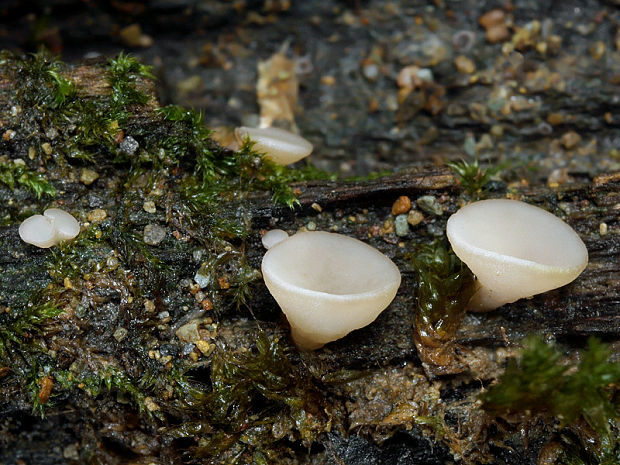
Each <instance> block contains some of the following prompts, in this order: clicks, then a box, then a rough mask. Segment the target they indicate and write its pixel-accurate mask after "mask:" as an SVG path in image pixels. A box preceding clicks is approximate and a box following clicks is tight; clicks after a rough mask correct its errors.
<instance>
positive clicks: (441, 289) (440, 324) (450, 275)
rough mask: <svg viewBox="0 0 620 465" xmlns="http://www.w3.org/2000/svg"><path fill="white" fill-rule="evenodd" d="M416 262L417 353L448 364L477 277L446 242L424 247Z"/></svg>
mask: <svg viewBox="0 0 620 465" xmlns="http://www.w3.org/2000/svg"><path fill="white" fill-rule="evenodd" d="M413 264H414V268H415V270H416V284H417V301H416V310H415V325H416V326H415V333H414V334H415V340H416V346H417V348H418V353H419V355H420V358H421V359H422V360H423V361H426V362H430V363H433V364H435V365H447V364H449V363H450V361H451V359H452V352H451V350H452V349H451V348H452V346H451V342H452V341H453V338H454V335H455V334H456V331H457V329H458V327H459V325H460V324H461V320H462V319H463V316H464V315H465V307H466V306H467V303H468V302H469V299H470V298H471V296H472V295H473V293H474V283H475V282H474V276H473V274H472V272H471V271H470V270H469V269H468V268H467V267H466V266H465V265H464V264H463V263H462V262H461V261H460V260H459V259H458V257H457V256H456V255H455V254H454V252H453V251H452V249H449V248H448V247H447V246H446V245H445V244H444V243H443V241H435V242H433V243H431V244H427V245H423V246H421V247H420V249H419V250H418V251H417V252H416V255H415V259H414V260H413Z"/></svg>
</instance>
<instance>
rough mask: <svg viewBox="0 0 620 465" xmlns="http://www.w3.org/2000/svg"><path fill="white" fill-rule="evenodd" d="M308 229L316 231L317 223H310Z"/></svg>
mask: <svg viewBox="0 0 620 465" xmlns="http://www.w3.org/2000/svg"><path fill="white" fill-rule="evenodd" d="M306 228H308V231H316V223H315V222H314V221H309V222H308V224H307V225H306Z"/></svg>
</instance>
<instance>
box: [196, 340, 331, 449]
mask: <svg viewBox="0 0 620 465" xmlns="http://www.w3.org/2000/svg"><path fill="white" fill-rule="evenodd" d="M211 385H212V392H211V393H210V394H209V395H208V397H207V399H206V403H205V408H206V409H207V411H208V412H209V414H208V418H209V423H211V425H213V426H215V427H216V428H217V430H219V433H218V434H214V435H211V436H210V437H205V438H204V439H203V441H201V443H202V444H201V445H200V446H199V447H198V448H197V449H196V450H195V455H196V456H199V457H200V456H207V457H214V456H217V455H218V454H221V453H223V452H224V451H226V450H227V449H229V448H230V447H232V446H233V444H234V445H235V447H236V448H239V447H241V450H237V451H236V454H239V456H242V455H248V454H249V456H250V457H251V454H252V452H253V450H254V446H258V445H260V447H261V448H264V447H265V446H266V445H267V444H269V443H274V442H276V441H278V440H279V439H281V438H283V437H284V436H288V437H290V438H293V437H296V438H297V439H299V440H302V441H303V442H304V443H305V444H307V445H309V444H310V443H311V442H312V441H313V440H314V439H315V438H316V436H317V435H318V434H319V433H321V432H323V431H328V430H329V427H330V422H329V419H328V418H327V417H326V414H325V412H324V410H323V408H322V407H321V405H322V402H321V396H320V394H319V393H318V392H317V391H316V390H315V389H314V388H313V387H312V385H311V383H310V380H309V379H308V378H306V376H303V375H301V373H299V371H298V370H297V369H295V367H294V366H293V365H292V364H291V362H290V361H289V360H288V358H287V356H286V354H285V352H284V349H283V348H282V346H281V345H280V344H279V342H278V339H269V338H267V336H266V335H265V334H264V333H259V336H258V338H257V340H256V350H254V351H244V352H237V353H229V352H225V351H219V352H218V353H217V354H216V355H215V356H214V357H213V360H212V364H211ZM278 430H279V431H280V432H279V433H278V432H277V431H278Z"/></svg>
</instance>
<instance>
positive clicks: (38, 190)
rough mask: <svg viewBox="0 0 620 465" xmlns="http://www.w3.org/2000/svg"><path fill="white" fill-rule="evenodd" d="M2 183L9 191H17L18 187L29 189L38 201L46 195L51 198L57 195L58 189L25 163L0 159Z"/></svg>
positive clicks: (0, 178) (0, 181)
mask: <svg viewBox="0 0 620 465" xmlns="http://www.w3.org/2000/svg"><path fill="white" fill-rule="evenodd" d="M0 183H2V184H4V185H5V186H7V187H8V188H9V189H15V187H16V186H20V187H23V188H25V189H28V190H29V191H30V192H32V193H33V194H34V195H35V196H36V197H37V199H40V198H41V197H42V196H43V195H44V194H45V195H48V196H50V197H54V196H55V195H56V189H55V188H54V186H52V185H51V184H50V182H49V181H48V180H47V179H45V177H43V175H41V174H39V173H36V172H35V171H33V170H31V169H29V168H28V167H27V166H26V165H25V164H23V163H16V162H15V161H9V160H6V159H4V160H1V159H0Z"/></svg>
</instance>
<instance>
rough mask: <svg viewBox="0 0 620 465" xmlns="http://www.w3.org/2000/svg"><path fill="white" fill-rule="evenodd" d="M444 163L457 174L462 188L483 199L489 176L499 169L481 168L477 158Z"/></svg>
mask: <svg viewBox="0 0 620 465" xmlns="http://www.w3.org/2000/svg"><path fill="white" fill-rule="evenodd" d="M446 165H447V166H448V167H449V168H451V169H452V170H453V171H454V172H455V173H456V174H457V175H458V177H459V182H460V184H461V187H462V188H463V190H464V191H465V192H466V193H467V194H468V195H469V196H471V197H472V198H475V199H483V198H485V197H486V196H487V194H488V190H487V186H488V184H489V182H490V181H491V178H492V177H493V176H495V175H496V174H497V173H499V171H500V168H491V167H487V168H482V167H481V165H480V162H479V161H478V158H475V159H474V161H473V162H471V163H469V162H467V161H465V160H461V161H457V162H449V163H446Z"/></svg>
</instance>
